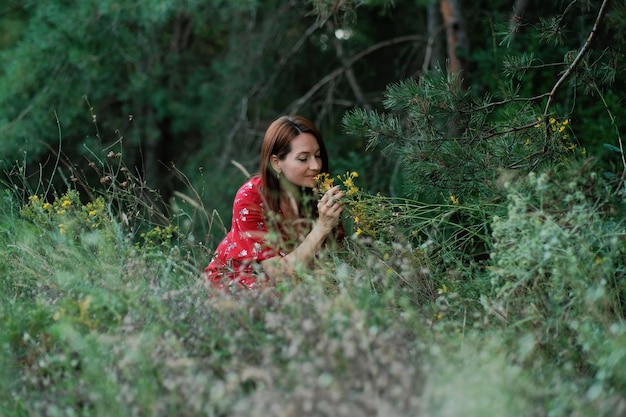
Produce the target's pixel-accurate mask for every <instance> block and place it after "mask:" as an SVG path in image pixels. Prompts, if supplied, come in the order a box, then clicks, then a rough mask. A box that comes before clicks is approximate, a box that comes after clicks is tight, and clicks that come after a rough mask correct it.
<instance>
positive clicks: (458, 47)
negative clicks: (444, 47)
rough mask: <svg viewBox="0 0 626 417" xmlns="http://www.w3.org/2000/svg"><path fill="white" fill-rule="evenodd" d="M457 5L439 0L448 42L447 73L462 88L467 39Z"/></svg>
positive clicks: (457, 0) (456, 1)
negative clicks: (454, 76)
mask: <svg viewBox="0 0 626 417" xmlns="http://www.w3.org/2000/svg"><path fill="white" fill-rule="evenodd" d="M459 3H460V2H459V0H441V3H440V7H441V16H442V18H443V24H444V26H445V28H446V39H447V42H448V71H449V72H450V74H457V75H458V76H459V87H464V86H465V83H466V82H465V80H464V70H465V67H466V65H467V55H468V53H469V38H468V36H467V29H466V27H465V22H464V20H463V14H462V12H461V6H460V4H459Z"/></svg>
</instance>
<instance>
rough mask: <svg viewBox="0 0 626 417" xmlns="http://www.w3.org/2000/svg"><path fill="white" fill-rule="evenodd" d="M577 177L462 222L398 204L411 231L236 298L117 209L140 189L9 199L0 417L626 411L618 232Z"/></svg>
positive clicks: (199, 254) (537, 185)
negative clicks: (477, 250)
mask: <svg viewBox="0 0 626 417" xmlns="http://www.w3.org/2000/svg"><path fill="white" fill-rule="evenodd" d="M579 177H581V178H590V177H589V176H586V175H582V176H579ZM595 181H598V180H597V179H596V180H595ZM583 185H588V184H573V185H571V186H570V190H569V191H568V194H567V195H571V196H572V197H571V198H561V199H560V200H558V199H557V198H556V197H563V194H562V191H563V183H562V182H561V181H560V180H558V179H557V178H547V177H546V178H544V177H542V179H541V181H538V180H537V178H536V177H531V178H529V180H528V181H527V182H523V183H520V185H519V186H518V187H512V188H510V189H509V191H508V192H509V195H510V201H509V202H504V203H502V204H501V205H500V206H498V207H496V208H495V209H494V212H497V213H498V216H499V217H497V218H493V219H491V220H489V219H490V216H489V213H490V212H489V211H484V212H482V213H480V212H477V210H479V207H478V206H472V207H471V208H470V210H471V213H476V215H474V214H472V215H471V216H461V217H458V218H459V219H465V220H467V219H477V220H476V223H475V224H474V225H473V226H472V224H471V223H470V224H469V225H463V224H458V225H457V224H454V223H451V222H452V221H453V218H452V217H450V216H447V215H446V216H445V222H443V221H439V220H440V219H438V218H437V217H434V218H428V216H426V217H424V216H425V214H424V213H426V212H427V211H426V209H427V208H424V209H422V208H420V207H419V206H418V205H414V206H409V205H408V204H409V203H410V202H409V203H407V202H406V201H404V202H402V203H401V204H402V205H403V207H415V209H416V210H418V212H417V213H418V214H419V216H416V217H415V218H411V217H410V213H412V212H413V211H410V210H409V211H407V212H406V213H409V214H404V215H402V214H401V216H405V217H404V218H402V219H400V220H398V222H397V225H398V226H397V227H396V230H395V233H396V235H395V236H402V232H403V230H406V232H407V233H406V234H405V237H406V239H405V240H403V241H402V243H398V242H400V240H395V241H394V240H392V239H390V240H374V239H371V238H367V237H364V236H362V235H359V236H353V237H351V238H349V240H348V241H347V243H346V245H345V246H344V248H343V250H342V251H341V252H338V253H335V254H329V255H328V256H327V257H325V258H323V259H321V260H320V262H319V265H317V267H316V268H315V269H314V270H313V271H310V272H304V273H303V274H302V275H301V276H300V279H299V280H298V281H297V282H295V281H286V282H284V283H282V284H280V285H279V286H278V287H277V288H276V289H275V290H265V291H255V292H250V291H243V290H239V291H234V292H232V293H226V292H216V291H212V290H210V289H208V288H207V287H206V286H205V284H204V282H203V279H202V275H201V269H202V268H203V267H204V265H205V264H206V262H207V261H208V257H209V254H210V251H209V250H208V249H207V248H206V247H205V246H203V245H202V244H200V243H197V242H195V241H191V240H189V239H187V236H188V234H187V233H184V232H181V228H180V226H179V224H178V223H177V222H175V221H170V222H169V223H168V222H166V221H163V218H161V217H158V216H157V217H155V216H144V217H141V216H137V217H136V218H135V219H134V220H133V221H134V222H135V223H133V222H132V221H131V222H127V223H125V222H124V221H123V220H120V219H121V218H122V217H120V215H119V211H118V209H119V207H121V206H122V204H119V200H120V199H119V198H118V197H120V196H121V197H124V199H125V200H124V204H126V206H129V207H135V208H137V207H145V206H143V205H142V204H144V203H143V202H142V201H143V200H141V199H140V198H139V197H138V196H136V195H135V196H134V197H133V194H129V193H126V191H123V190H122V191H119V192H120V193H122V192H123V193H124V194H120V195H117V196H116V195H115V194H113V195H111V194H106V193H104V194H102V195H101V196H102V197H103V198H102V199H100V200H98V197H97V193H94V197H93V198H92V199H89V200H88V201H82V198H83V196H81V195H79V194H76V193H73V192H72V191H70V192H66V193H59V194H57V195H54V196H51V195H47V196H45V195H37V198H35V197H33V195H36V194H32V193H28V192H25V193H26V194H30V198H29V199H28V200H27V201H26V203H25V204H24V203H23V202H20V201H18V200H17V199H16V197H15V196H16V194H15V193H12V192H7V193H6V194H5V195H4V199H3V201H2V206H1V209H2V210H3V215H2V220H1V222H2V223H1V224H0V244H1V247H2V249H1V250H0V257H1V260H0V271H1V272H2V276H3V279H2V282H1V284H0V285H1V291H0V321H1V323H2V325H1V326H0V350H1V352H0V369H1V371H0V385H1V388H0V409H1V410H2V415H4V416H111V415H114V416H171V415H176V416H266V415H276V416H292V415H293V416H318V415H332V416H368V415H372V416H373V415H388V416H416V415H420V416H422V415H423V416H441V417H443V416H459V415H462V416H481V417H483V416H503V415H505V416H508V415H510V416H522V415H523V416H548V415H549V416H619V415H623V413H624V412H625V410H626V396H625V395H624V394H623V393H624V392H625V391H624V389H626V375H625V374H624V371H623V370H624V369H626V347H625V346H626V339H625V338H626V326H625V325H624V294H625V290H624V277H623V273H624V272H623V271H624V268H623V259H624V252H625V249H624V244H623V239H622V236H623V235H624V233H623V226H622V225H621V224H620V223H619V222H615V221H614V218H613V217H609V216H606V215H605V214H606V213H607V212H608V211H607V210H606V207H607V206H606V205H604V206H602V205H599V204H598V201H600V200H598V198H599V197H598V193H599V191H598V189H599V188H598V187H599V186H598V185H596V187H594V188H593V190H595V191H594V192H595V193H596V194H594V196H593V198H591V197H589V198H588V197H587V196H586V194H584V193H583V194H581V193H579V191H580V190H581V189H582V190H584V189H588V187H584V186H583ZM24 191H25V190H24ZM109 192H111V193H112V191H110V190H109ZM107 196H108V198H107ZM133 198H134V199H133ZM602 198H603V199H604V200H602V201H605V202H607V204H608V203H609V202H610V201H609V200H610V199H609V197H607V196H604V197H602ZM379 200H380V199H379V198H378V199H376V200H375V201H376V204H377V205H380V201H379ZM359 201H360V202H361V203H360V204H361V206H359V207H360V209H361V210H362V211H361V212H360V215H361V216H365V217H363V218H366V216H368V212H367V210H368V209H370V210H375V209H376V207H368V206H367V204H366V203H365V202H364V200H359ZM520 201H522V202H525V203H524V204H525V205H524V206H523V207H522V208H520V207H521V206H520V204H521V203H520ZM558 201H561V202H562V203H559V202H558ZM588 203H589V204H588ZM610 203H611V204H616V203H615V200H611V202H610ZM390 204H391V203H390ZM620 204H621V203H620ZM453 206H454V207H453V208H454V209H455V210H458V211H461V212H462V211H463V207H459V205H458V202H456V203H455V202H453ZM198 207H201V205H200V204H199V203H198V204H197V205H195V206H194V207H193V209H194V210H197V209H198ZM451 207H452V205H451ZM390 210H391V212H394V208H393V207H392V208H391V209H390ZM489 210H491V209H489ZM135 211H137V210H135ZM396 212H397V211H396ZM435 212H436V214H437V213H442V212H443V213H447V212H448V211H447V210H446V209H445V208H444V210H439V208H438V207H437V210H435ZM194 213H195V214H194V215H193V216H185V214H184V213H183V212H178V213H177V214H176V216H179V217H183V218H192V217H198V216H197V212H194ZM603 213H604V214H603ZM437 215H438V214H437ZM155 218H157V219H158V221H157V222H155V220H154V219H155ZM207 218H208V217H207ZM537 219H542V222H543V223H544V224H548V225H550V227H551V229H549V230H553V231H554V230H558V231H559V233H556V232H554V233H552V235H551V236H550V237H552V238H554V239H556V240H554V239H552V240H549V239H548V240H545V239H544V237H545V236H544V237H541V230H544V228H542V227H538V226H539V225H538V223H537ZM465 220H464V221H465ZM486 223H489V224H486ZM381 224H384V222H383V223H381ZM438 225H440V226H441V228H440V229H437V227H439V226H438ZM583 226H584V227H583ZM416 230H417V231H419V232H420V234H421V233H422V232H423V233H428V238H429V239H430V240H433V242H432V244H431V245H432V247H436V248H439V250H437V251H433V250H430V249H428V250H426V249H425V248H424V247H421V246H419V245H416V244H415V241H414V240H411V239H413V238H415V237H416V234H415V233H413V232H415V231H416ZM449 230H452V231H453V234H452V235H450V234H449V233H447V232H446V231H449ZM459 230H461V231H463V230H470V231H471V232H472V233H469V234H466V235H463V234H460V235H459V234H457V231H459ZM491 230H493V234H491V232H490V231H491ZM585 231H586V233H588V235H585V234H584V232H585ZM385 232H386V233H390V232H389V230H385ZM481 233H482V234H481ZM581 233H583V234H581ZM477 235H479V238H480V241H481V242H484V243H485V245H484V247H485V248H488V249H489V250H490V251H492V253H491V258H490V260H481V261H480V262H479V261H476V262H468V259H467V258H466V257H462V256H461V257H457V256H458V255H459V253H460V249H459V248H461V249H462V248H463V247H464V246H463V244H462V243H463V242H458V241H454V242H452V241H451V240H450V239H451V236H452V237H453V238H454V239H459V236H468V238H472V239H473V238H475V237H476V236H477ZM573 237H575V238H573ZM437 239H440V241H437ZM542 239H544V240H542ZM451 243H454V245H452V244H451ZM547 244H549V245H550V249H551V251H552V253H553V254H554V256H553V257H551V258H549V259H545V260H543V261H541V262H539V261H538V262H535V260H536V256H535V255H536V254H542V253H544V247H545V245H547ZM447 248H450V249H447ZM578 249H581V250H583V252H577V250H578ZM576 253H582V254H584V256H592V257H594V259H597V258H598V257H600V258H601V260H602V264H598V265H597V267H592V266H589V265H587V264H585V262H584V260H581V264H580V265H577V264H576V265H573V264H572V262H573V261H575V260H576V257H572V256H570V255H571V254H576ZM526 254H528V256H526ZM533 254H535V255H533ZM589 254H591V255H589ZM461 255H462V254H461ZM520 260H522V261H523V262H526V263H525V264H524V265H526V266H523V267H522V266H520V265H521V264H520ZM533 262H535V263H533ZM572 265H573V266H572ZM507 283H508V284H507Z"/></svg>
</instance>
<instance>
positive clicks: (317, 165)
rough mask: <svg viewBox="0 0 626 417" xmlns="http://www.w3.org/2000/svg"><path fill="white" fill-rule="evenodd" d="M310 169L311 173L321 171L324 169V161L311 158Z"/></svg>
mask: <svg viewBox="0 0 626 417" xmlns="http://www.w3.org/2000/svg"><path fill="white" fill-rule="evenodd" d="M309 169H310V170H311V171H319V170H321V169H322V161H320V160H319V159H317V158H311V162H309Z"/></svg>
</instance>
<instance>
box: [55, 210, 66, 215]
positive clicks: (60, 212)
mask: <svg viewBox="0 0 626 417" xmlns="http://www.w3.org/2000/svg"><path fill="white" fill-rule="evenodd" d="M57 214H65V210H57Z"/></svg>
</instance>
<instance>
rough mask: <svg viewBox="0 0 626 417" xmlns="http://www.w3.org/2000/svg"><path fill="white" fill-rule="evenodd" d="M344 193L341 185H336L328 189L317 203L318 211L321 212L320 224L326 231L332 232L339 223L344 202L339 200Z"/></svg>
mask: <svg viewBox="0 0 626 417" xmlns="http://www.w3.org/2000/svg"><path fill="white" fill-rule="evenodd" d="M343 195H344V194H343V191H341V190H340V189H339V186H334V187H333V188H331V189H329V190H328V191H326V192H325V193H324V195H323V196H322V198H321V199H320V201H319V202H318V203H317V211H318V213H319V221H318V225H319V226H320V227H322V228H323V229H324V231H325V232H326V233H330V231H331V230H332V229H333V227H335V226H336V225H337V224H338V223H339V219H340V218H341V212H342V211H343V204H341V203H340V202H339V199H341V197H343Z"/></svg>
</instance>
